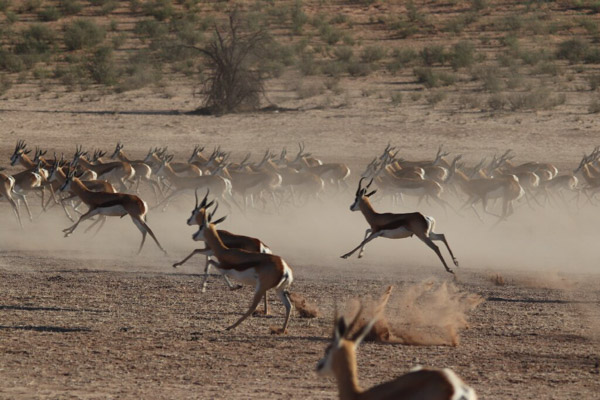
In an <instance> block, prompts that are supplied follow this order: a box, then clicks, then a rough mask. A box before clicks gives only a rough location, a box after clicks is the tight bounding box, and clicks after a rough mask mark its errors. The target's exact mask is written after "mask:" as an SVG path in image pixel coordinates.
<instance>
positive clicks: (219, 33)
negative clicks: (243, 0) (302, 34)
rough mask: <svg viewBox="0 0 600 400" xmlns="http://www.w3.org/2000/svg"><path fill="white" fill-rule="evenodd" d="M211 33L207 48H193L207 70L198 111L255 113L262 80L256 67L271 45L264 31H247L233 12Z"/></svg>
mask: <svg viewBox="0 0 600 400" xmlns="http://www.w3.org/2000/svg"><path fill="white" fill-rule="evenodd" d="M214 31H215V32H214V37H213V38H212V40H211V41H210V42H209V43H208V44H207V45H205V46H204V47H196V49H197V50H199V51H200V52H201V53H202V54H203V55H204V56H205V57H206V59H207V67H208V69H209V70H210V73H209V75H208V77H207V78H206V79H205V80H204V94H205V95H206V99H205V102H204V107H203V109H201V111H203V112H205V113H210V114H226V113H232V112H239V111H251V110H256V109H258V108H259V107H260V98H261V95H263V94H264V79H265V77H264V76H263V74H262V72H261V68H260V66H261V63H262V62H264V61H265V59H264V55H266V54H267V51H266V49H267V45H268V44H269V43H271V42H272V39H271V37H270V35H269V34H268V33H267V32H266V31H265V30H264V29H254V30H252V29H250V28H249V27H248V24H247V23H246V22H245V21H244V19H243V18H242V16H241V14H240V13H239V12H238V11H237V9H234V10H233V11H232V12H231V13H230V14H229V20H228V23H227V24H226V25H225V26H224V27H219V26H215V28H214Z"/></svg>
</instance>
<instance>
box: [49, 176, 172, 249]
mask: <svg viewBox="0 0 600 400" xmlns="http://www.w3.org/2000/svg"><path fill="white" fill-rule="evenodd" d="M60 191H61V192H62V191H70V192H73V193H75V194H77V196H79V198H80V199H81V200H82V201H83V202H84V203H85V204H86V205H87V206H88V207H89V208H90V209H89V210H88V212H86V213H85V214H83V215H82V216H81V217H80V218H79V220H78V221H77V222H76V223H75V224H74V225H72V226H71V227H69V228H66V229H63V232H65V237H68V236H70V235H71V234H72V233H73V231H75V229H76V228H77V226H78V225H79V224H80V223H81V222H82V221H85V220H86V219H89V218H92V217H93V216H95V215H101V216H115V217H121V218H122V217H124V216H126V215H129V216H130V217H131V220H132V221H133V224H134V225H135V226H136V227H137V228H138V229H139V230H140V232H142V243H141V244H140V248H139V250H138V254H139V253H141V251H142V247H144V242H145V241H146V235H147V234H148V233H149V234H150V236H152V239H154V241H155V242H156V245H157V246H158V248H159V249H161V250H162V252H163V253H165V255H166V254H167V252H166V251H165V249H163V247H162V246H161V245H160V243H159V242H158V239H157V238H156V236H154V232H152V229H150V227H149V226H148V225H147V224H146V212H147V211H148V205H147V204H146V202H145V201H143V200H142V199H140V198H139V197H138V196H135V195H132V194H125V193H108V192H92V191H91V190H89V189H88V188H87V187H85V185H84V184H83V183H81V181H80V180H79V179H77V178H76V177H75V170H74V169H71V171H70V172H69V174H68V175H67V177H66V179H65V183H64V184H63V185H62V186H61V187H60Z"/></svg>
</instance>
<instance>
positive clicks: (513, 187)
mask: <svg viewBox="0 0 600 400" xmlns="http://www.w3.org/2000/svg"><path fill="white" fill-rule="evenodd" d="M31 151H32V150H30V149H28V148H27V145H26V144H25V143H24V142H23V141H19V142H18V143H17V145H16V147H15V150H14V153H13V154H12V156H11V157H10V164H11V166H15V165H17V164H20V165H21V166H22V167H23V168H24V169H23V170H22V171H20V172H18V173H15V174H14V175H8V174H5V173H2V172H0V195H1V197H3V198H6V199H7V200H8V202H9V203H10V205H11V207H12V210H13V212H14V214H15V215H16V218H17V220H18V223H19V224H20V226H21V227H23V221H22V218H21V213H20V205H21V203H22V204H24V205H25V208H26V210H27V213H28V215H29V219H30V220H33V214H32V212H31V208H30V204H29V201H28V199H29V200H30V199H31V198H32V197H35V198H36V199H37V198H38V197H39V198H41V208H42V210H43V211H46V210H48V209H49V208H50V207H52V206H54V205H57V206H60V207H61V208H62V210H63V212H64V214H65V216H66V217H67V218H68V219H69V220H70V221H71V222H72V225H71V226H70V227H68V228H66V229H64V230H63V232H64V234H65V237H67V236H69V235H71V234H73V232H74V231H75V230H76V229H77V227H78V226H79V224H80V223H81V222H83V221H85V220H88V219H92V218H95V220H94V221H93V223H92V224H90V226H88V227H87V230H90V229H91V228H93V227H94V226H96V225H98V231H99V230H100V229H101V228H102V226H103V225H104V223H105V221H106V217H108V216H118V217H124V216H127V215H128V216H129V217H130V218H131V220H132V222H133V223H134V225H135V226H136V227H137V228H138V229H139V230H140V232H141V233H142V241H141V244H140V247H139V250H138V253H139V252H141V250H142V248H143V245H144V242H145V240H146V236H147V235H148V234H150V237H151V238H152V239H153V240H154V242H155V243H156V245H157V246H158V247H159V248H160V250H161V251H163V252H164V253H165V254H167V252H166V251H165V249H163V247H162V246H161V244H160V242H159V240H158V238H157V236H156V235H155V233H154V232H153V231H152V229H151V228H150V226H149V225H148V223H147V222H146V215H147V213H148V211H149V210H150V208H149V206H148V203H146V202H145V201H144V200H142V199H141V198H140V193H142V192H144V191H145V193H150V191H151V192H152V194H153V196H154V199H153V205H152V209H162V210H165V209H166V208H167V207H168V205H169V203H170V202H171V201H173V200H174V199H175V198H176V197H178V196H181V195H182V194H185V193H189V194H194V195H195V206H194V208H193V210H192V213H191V216H190V218H189V219H188V221H187V223H188V225H197V226H198V230H197V232H196V233H194V235H193V239H194V240H195V241H202V242H204V248H201V249H197V250H194V251H193V252H192V253H191V254H190V255H188V256H187V257H186V258H184V259H183V260H182V261H180V262H177V263H175V264H174V265H173V267H177V266H180V265H182V264H184V263H185V262H186V261H188V260H189V259H190V258H191V257H193V256H194V255H196V254H202V255H204V256H205V257H206V264H205V270H204V279H203V282H202V291H203V292H204V291H205V289H206V283H207V277H208V268H209V266H212V267H214V268H216V269H217V270H218V271H219V272H220V273H221V274H222V275H223V277H224V278H225V280H226V282H227V284H228V285H229V287H230V288H232V289H235V288H237V287H238V286H235V285H234V284H232V283H231V281H230V280H229V279H230V278H231V279H233V280H235V281H237V282H240V283H242V284H248V285H254V287H255V293H254V297H253V299H252V303H251V305H250V307H249V309H248V310H247V312H246V313H245V314H244V315H243V316H242V317H241V318H239V319H238V320H237V321H236V322H235V323H234V324H232V325H231V326H229V327H228V328H227V329H233V328H235V327H237V326H238V325H239V324H240V323H242V322H243V321H244V320H245V319H246V318H247V317H249V316H250V315H252V313H253V312H255V311H256V309H257V307H258V306H259V305H260V302H261V300H263V301H264V308H265V310H264V312H265V314H267V313H268V303H267V292H268V291H269V290H271V289H273V290H274V291H275V292H276V294H277V296H278V297H279V299H280V300H281V302H282V303H283V305H284V306H285V310H286V314H285V320H284V323H283V326H282V328H281V329H280V330H278V331H277V332H276V333H285V332H286V329H287V327H288V324H289V320H290V316H291V313H292V311H293V305H292V301H291V299H290V294H289V291H288V289H289V287H290V285H291V284H292V282H293V273H292V269H291V267H290V266H289V265H288V264H287V263H286V261H285V260H284V259H282V258H281V257H279V256H277V255H275V254H273V252H272V251H271V249H270V248H269V247H268V246H267V245H266V244H265V243H263V242H262V241H261V240H259V239H257V238H253V237H249V236H242V235H237V234H235V233H231V232H228V231H225V230H221V229H217V225H219V223H221V222H222V221H223V220H224V219H225V216H222V217H220V218H217V216H216V214H217V211H218V207H219V205H220V204H223V206H224V207H225V208H226V209H227V210H228V211H231V210H233V209H234V207H235V208H237V209H239V210H240V211H241V212H247V211H250V210H255V211H256V210H258V211H260V210H269V209H274V208H275V209H280V208H281V207H285V206H301V205H303V204H306V203H307V202H309V201H311V200H322V199H323V197H324V196H327V195H333V194H335V195H336V196H339V195H341V194H343V193H346V192H347V189H348V188H349V184H348V179H349V177H350V169H349V168H348V166H346V165H345V164H343V163H324V162H322V161H321V160H319V159H317V158H314V157H313V156H311V154H309V153H306V152H305V148H304V145H303V144H300V145H299V151H298V153H297V154H296V156H295V157H293V158H288V156H287V151H286V150H285V149H284V150H283V151H282V152H281V153H280V154H275V153H272V152H271V151H267V152H266V153H265V154H264V156H263V157H262V159H261V160H260V161H258V162H250V158H251V155H250V154H248V155H247V156H246V157H244V158H243V159H242V160H241V161H240V162H237V163H236V162H232V161H230V153H227V152H223V151H221V149H220V148H215V149H214V150H213V151H212V153H211V154H210V155H208V156H206V155H204V153H203V151H204V148H203V147H200V146H196V147H195V148H194V149H193V151H192V154H191V157H189V159H188V160H187V161H183V162H176V161H174V157H175V155H174V154H170V153H169V151H168V148H166V147H165V148H153V149H150V151H149V152H148V153H147V155H146V157H145V158H144V159H141V160H133V159H131V158H130V157H128V156H127V155H126V154H125V152H124V149H123V145H122V144H120V143H118V144H117V145H116V148H115V149H114V152H113V153H112V154H111V155H110V157H109V158H110V160H105V159H103V157H105V156H106V154H107V153H105V152H104V151H101V150H95V151H93V152H92V153H91V154H90V153H88V152H87V151H84V149H83V148H81V147H79V146H78V147H77V148H76V149H75V152H74V154H73V157H72V158H69V159H65V157H64V155H60V156H59V155H57V154H54V156H53V157H52V158H48V157H44V156H45V155H46V154H47V151H46V150H42V149H39V148H36V149H35V152H34V153H33V154H31ZM447 156H448V153H445V152H443V150H442V148H441V147H440V149H439V150H438V152H437V154H436V156H435V158H434V159H433V160H425V161H406V160H403V159H401V158H399V157H398V151H397V150H396V149H395V148H394V147H392V146H391V145H388V146H387V147H386V148H385V149H384V151H383V153H382V154H381V155H379V156H377V157H375V158H374V159H373V160H372V161H371V162H370V163H369V164H368V166H367V167H366V168H365V170H364V172H363V173H362V174H361V176H360V180H359V182H358V189H357V190H356V193H355V198H354V201H353V203H352V204H351V206H350V209H351V210H352V211H361V212H362V214H363V215H364V217H365V219H366V222H367V223H368V225H369V229H367V231H366V233H365V237H364V240H363V241H362V242H360V244H358V246H356V247H355V248H354V249H352V250H351V251H350V252H348V253H346V254H344V255H343V256H342V258H348V257H350V256H351V255H352V254H354V253H355V252H357V251H358V252H359V253H358V257H359V258H360V257H362V255H363V253H364V247H365V246H366V245H367V244H368V243H369V242H370V241H372V240H373V239H375V238H377V237H385V238H391V239H401V238H406V237H411V236H413V235H415V236H416V237H417V238H419V239H420V240H421V241H423V242H424V243H425V244H426V245H427V246H428V247H430V248H431V249H432V250H433V251H434V252H435V253H436V254H437V256H438V257H439V259H440V261H441V262H442V264H443V266H444V267H445V269H446V270H447V271H448V272H451V273H452V270H451V269H450V267H449V266H448V264H447V263H446V261H445V259H444V257H443V256H442V254H441V252H440V249H439V247H438V246H437V245H436V244H435V243H434V241H440V242H443V243H444V245H445V247H446V248H447V250H448V252H449V253H450V256H451V258H452V261H453V263H454V265H456V266H458V260H457V259H456V257H455V256H454V254H453V253H452V250H451V248H450V245H449V244H448V241H447V240H446V237H445V235H444V234H441V233H436V232H434V227H435V220H434V218H433V217H431V216H425V215H423V214H421V213H419V212H412V213H404V214H399V213H378V212H376V211H375V209H374V207H373V205H372V204H371V200H370V199H371V197H372V196H373V195H374V194H375V193H379V195H378V196H377V197H378V198H379V199H380V200H381V199H385V198H386V197H387V198H389V199H390V200H391V204H392V205H395V204H396V203H397V202H399V201H400V202H404V198H405V197H416V198H417V199H418V203H417V205H419V204H421V202H422V201H423V200H425V201H426V202H427V203H429V201H430V200H432V201H434V202H435V203H436V204H437V205H439V206H440V207H441V208H442V209H443V210H444V212H447V209H448V208H451V209H453V210H454V211H455V212H461V211H465V210H472V211H473V212H474V213H475V214H476V215H477V217H478V218H479V219H481V220H482V221H483V218H482V214H480V213H479V211H477V207H476V206H477V205H478V203H481V205H482V210H483V212H484V213H488V214H492V215H494V216H495V217H497V218H498V221H497V222H500V221H503V220H504V219H506V218H508V217H510V215H511V214H512V213H513V212H514V207H515V203H516V202H517V201H519V200H520V199H522V202H521V203H519V204H524V205H527V204H528V205H529V206H531V207H535V205H536V204H537V205H538V206H543V205H545V204H548V203H550V204H552V203H554V204H560V202H564V203H565V204H568V203H569V202H570V201H571V200H574V199H575V198H577V201H579V197H580V194H581V193H583V194H584V195H585V197H586V198H587V199H588V201H589V202H593V201H594V194H595V193H596V192H597V191H598V189H600V168H599V165H598V162H599V160H600V149H599V148H596V149H594V150H593V151H592V152H591V153H590V154H589V155H584V157H583V159H582V160H581V162H580V164H579V165H578V166H577V168H576V169H575V170H574V171H573V172H571V173H562V174H559V172H558V169H557V168H556V167H555V166H554V165H552V164H548V163H538V162H528V163H525V164H520V165H516V164H513V163H512V161H511V160H512V158H513V156H512V154H511V152H510V151H507V152H506V153H504V154H502V155H500V156H498V157H494V158H493V159H492V160H491V161H490V162H486V160H485V159H484V160H482V161H481V162H480V163H479V164H477V165H475V166H473V167H470V168H467V167H466V166H465V165H464V163H462V162H461V156H460V155H458V156H456V157H454V158H453V159H451V160H450V161H449V160H447V159H446V158H445V157H447ZM0 170H4V169H3V168H1V167H0ZM577 175H581V176H582V177H583V181H582V182H581V183H580V181H579V179H578V178H577ZM199 193H200V194H201V195H202V196H203V198H201V197H200V196H199ZM570 193H572V196H573V199H568V198H567V197H566V196H568V195H569V194H570ZM452 197H453V198H454V199H458V200H459V201H460V203H461V204H462V207H460V208H459V209H455V208H454V207H453V206H452V204H451V202H450V199H451V198H452ZM46 198H47V199H46ZM496 200H500V201H501V211H500V212H494V210H493V209H492V210H490V206H491V207H492V208H493V207H494V205H493V204H494V203H495V202H496ZM383 204H385V203H381V205H380V206H378V208H379V207H383ZM76 217H77V218H76ZM87 230H86V232H87ZM388 296H389V291H388V292H387V293H386V295H385V296H384V298H383V300H382V301H381V303H380V306H379V310H380V311H381V309H382V308H383V306H384V305H385V302H386V301H387V297H388ZM380 311H378V312H376V313H375V316H374V317H373V318H372V319H371V320H370V321H366V323H362V324H361V323H360V321H363V320H361V319H360V311H359V313H358V314H357V315H356V316H355V317H354V318H353V320H352V322H351V323H350V324H347V323H346V320H345V318H344V317H340V318H337V316H336V319H335V322H334V327H333V338H332V343H331V344H330V345H329V346H328V348H327V350H326V353H325V357H324V358H323V359H322V360H321V361H319V363H318V366H317V371H318V372H319V373H320V374H325V375H332V376H334V377H335V378H336V380H337V382H338V388H339V394H340V398H344V399H346V398H347V399H356V398H365V399H388V398H389V399H392V398H394V399H395V398H403V399H446V400H450V399H454V400H459V399H464V400H470V399H476V395H475V392H474V391H473V389H471V388H470V387H468V386H467V385H465V384H464V383H463V382H462V381H461V379H460V378H458V377H457V376H456V374H454V373H453V372H452V371H450V370H448V369H443V370H436V369H430V370H416V371H413V372H410V373H408V374H406V375H403V376H401V377H400V378H397V379H396V380H394V381H390V382H387V383H384V384H382V385H379V386H376V387H373V388H371V389H369V390H367V391H362V389H360V387H359V386H358V381H357V373H356V356H355V349H356V347H357V346H358V345H359V343H360V342H361V341H362V339H363V338H364V337H365V335H366V334H367V333H368V332H369V331H370V330H371V328H372V326H373V324H374V323H375V321H376V320H377V318H378V316H379V314H380V313H381V312H380ZM363 322H364V321H363Z"/></svg>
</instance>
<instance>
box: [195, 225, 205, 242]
mask: <svg viewBox="0 0 600 400" xmlns="http://www.w3.org/2000/svg"><path fill="white" fill-rule="evenodd" d="M192 239H194V240H195V241H196V242H204V225H202V226H201V227H200V229H198V231H196V233H194V234H193V235H192Z"/></svg>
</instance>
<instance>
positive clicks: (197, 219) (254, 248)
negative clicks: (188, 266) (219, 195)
mask: <svg viewBox="0 0 600 400" xmlns="http://www.w3.org/2000/svg"><path fill="white" fill-rule="evenodd" d="M209 192H210V190H207V191H206V195H205V196H204V199H202V202H198V190H196V193H195V194H196V205H195V207H194V209H193V210H192V215H191V216H190V217H189V218H188V220H187V224H188V225H190V226H192V225H198V226H200V225H202V222H203V221H204V215H205V214H206V213H207V212H208V209H209V208H210V207H211V206H212V205H213V204H214V202H215V201H214V200H213V201H211V202H210V203H208V204H207V202H208V193H209ZM217 206H218V205H217ZM216 211H217V209H216V208H215V210H214V211H213V213H215V212H216ZM217 233H218V234H219V237H220V238H221V240H222V241H223V243H224V244H225V246H227V247H229V248H234V249H243V250H246V251H250V252H253V253H266V254H273V252H272V251H271V249H269V247H268V246H267V245H266V244H264V243H263V242H262V241H260V240H259V239H256V238H253V237H250V236H242V235H236V234H233V233H231V232H228V231H224V230H221V229H219V230H217ZM200 239H201V238H200ZM196 254H204V255H206V264H205V266H204V280H203V281H202V293H204V292H206V282H207V280H208V267H209V266H210V265H209V262H208V261H209V259H210V257H214V255H213V254H211V253H206V252H205V251H204V250H203V249H198V250H194V251H192V252H191V253H190V255H188V256H187V257H186V258H184V259H183V260H181V261H179V262H176V263H175V264H173V268H177V267H179V266H180V265H183V264H185V263H186V262H187V261H188V260H189V259H190V258H192V257H193V256H194V255H196ZM223 278H225V282H227V286H229V288H230V289H231V290H235V289H237V288H238V287H236V286H233V285H232V284H231V282H230V281H229V278H227V275H223ZM268 313H269V310H268V306H267V294H266V293H265V315H268Z"/></svg>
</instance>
